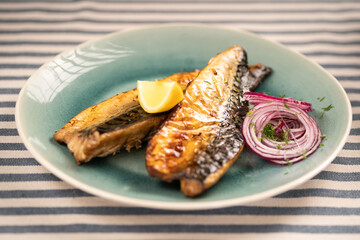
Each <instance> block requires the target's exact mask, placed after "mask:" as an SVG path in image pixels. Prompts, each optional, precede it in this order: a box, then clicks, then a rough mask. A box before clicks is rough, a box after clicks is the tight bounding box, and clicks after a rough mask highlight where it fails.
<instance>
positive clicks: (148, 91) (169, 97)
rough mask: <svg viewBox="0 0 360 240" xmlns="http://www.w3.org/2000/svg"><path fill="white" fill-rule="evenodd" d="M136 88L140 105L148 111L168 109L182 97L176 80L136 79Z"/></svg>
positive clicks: (154, 111)
mask: <svg viewBox="0 0 360 240" xmlns="http://www.w3.org/2000/svg"><path fill="white" fill-rule="evenodd" d="M137 90H138V94H139V102H140V105H141V107H142V108H143V109H144V110H145V112H148V113H159V112H165V111H168V110H170V109H171V108H173V107H174V106H175V105H176V104H178V103H179V102H180V101H181V100H182V99H183V98H184V94H183V91H182V89H181V87H180V85H179V84H178V83H177V82H164V81H155V82H152V81H138V82H137Z"/></svg>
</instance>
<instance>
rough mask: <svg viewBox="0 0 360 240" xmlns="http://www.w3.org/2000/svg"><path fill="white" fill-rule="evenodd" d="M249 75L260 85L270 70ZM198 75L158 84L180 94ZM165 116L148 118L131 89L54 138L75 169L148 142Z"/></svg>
mask: <svg viewBox="0 0 360 240" xmlns="http://www.w3.org/2000/svg"><path fill="white" fill-rule="evenodd" d="M250 69H251V74H252V75H254V77H255V78H256V79H257V80H258V81H261V80H262V79H263V78H264V77H265V76H267V75H268V74H269V73H270V72H271V69H270V68H268V67H266V66H264V65H262V64H257V65H253V66H251V67H250ZM198 74H199V71H193V72H188V73H187V72H184V73H176V74H173V75H171V76H169V77H167V78H164V79H163V80H161V81H176V82H178V83H179V84H180V86H181V88H182V90H183V91H185V90H186V88H187V86H188V84H189V83H190V82H191V81H193V80H194V79H195V78H196V77H197V75H198ZM168 114H169V112H165V113H159V114H149V113H146V112H145V111H143V109H142V108H141V106H140V104H139V101H138V95H137V90H136V89H133V90H130V91H127V92H123V93H120V94H118V95H116V96H114V97H111V98H109V99H107V100H105V101H103V102H101V103H99V104H97V105H94V106H92V107H89V108H87V109H85V110H83V111H82V112H81V113H79V114H78V115H76V116H75V117H73V118H72V119H71V120H70V121H69V122H68V123H67V124H66V125H65V126H64V127H62V128H61V129H60V130H58V131H57V132H56V133H55V134H54V138H55V140H56V141H58V142H59V143H65V144H67V147H68V148H69V151H70V152H71V153H73V155H74V158H75V161H76V163H77V164H78V165H80V164H82V163H85V162H88V161H90V160H91V159H92V158H94V157H102V156H107V155H109V154H112V153H115V152H116V151H119V150H120V149H122V148H125V149H127V150H128V151H129V150H130V149H131V148H133V147H136V148H139V147H140V146H141V143H142V141H144V140H148V139H149V138H150V137H152V135H153V134H154V133H155V131H156V130H157V129H158V128H159V126H160V125H161V123H162V122H163V121H164V120H165V118H166V117H167V116H168Z"/></svg>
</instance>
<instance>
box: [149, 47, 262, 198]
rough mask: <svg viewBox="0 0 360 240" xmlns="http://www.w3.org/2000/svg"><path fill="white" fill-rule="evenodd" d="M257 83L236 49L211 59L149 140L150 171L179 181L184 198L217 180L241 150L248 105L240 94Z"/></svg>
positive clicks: (242, 51)
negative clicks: (242, 131) (242, 130)
mask: <svg viewBox="0 0 360 240" xmlns="http://www.w3.org/2000/svg"><path fill="white" fill-rule="evenodd" d="M259 83H260V81H257V79H256V78H254V77H253V76H252V74H250V72H249V69H248V66H247V57H246V53H245V51H244V50H243V49H242V48H241V47H239V46H233V47H232V48H229V49H228V50H226V51H224V52H223V53H221V54H218V55H217V56H216V57H214V58H212V59H211V60H210V61H209V64H208V65H207V66H206V68H204V69H203V70H202V71H201V72H200V73H199V75H198V77H197V78H196V79H195V80H194V81H193V82H192V83H191V84H190V85H189V87H188V88H187V90H186V94H185V97H184V100H183V101H182V102H181V103H180V104H179V105H178V106H177V107H176V108H175V109H174V110H173V111H172V112H171V113H170V115H169V117H168V119H167V120H166V121H165V122H164V124H163V126H162V127H161V128H160V129H159V130H158V132H157V133H156V134H155V136H154V137H153V138H152V139H151V140H150V142H149V144H148V148H147V151H146V166H147V170H148V172H149V175H150V176H153V177H158V178H160V179H162V180H165V181H168V182H171V181H173V180H176V179H180V182H181V190H182V192H183V193H184V194H185V195H186V196H189V197H194V196H196V195H199V194H201V193H202V192H204V191H205V190H206V189H207V188H209V187H211V186H212V185H213V184H214V183H216V182H217V181H218V180H219V179H220V177H221V176H222V175H223V174H224V173H225V172H226V171H227V169H228V168H229V167H230V166H231V165H232V163H233V162H234V161H235V160H236V159H237V158H238V156H239V155H240V153H241V151H242V150H243V147H244V140H243V136H242V134H241V126H242V121H243V118H244V116H245V115H246V113H247V112H248V103H247V101H246V100H245V99H244V98H243V97H242V94H243V92H246V91H250V90H253V89H254V88H255V87H256V86H257V85H258V84H259Z"/></svg>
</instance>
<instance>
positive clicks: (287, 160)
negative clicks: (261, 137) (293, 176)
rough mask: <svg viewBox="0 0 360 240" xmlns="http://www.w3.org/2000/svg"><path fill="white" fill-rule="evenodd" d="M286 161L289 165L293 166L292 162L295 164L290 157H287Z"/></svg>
mask: <svg viewBox="0 0 360 240" xmlns="http://www.w3.org/2000/svg"><path fill="white" fill-rule="evenodd" d="M285 161H286V162H287V163H288V165H289V166H292V164H293V163H292V162H290V160H289V159H286V160H285Z"/></svg>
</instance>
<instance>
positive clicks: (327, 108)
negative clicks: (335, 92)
mask: <svg viewBox="0 0 360 240" xmlns="http://www.w3.org/2000/svg"><path fill="white" fill-rule="evenodd" d="M332 108H334V106H333V105H332V104H330V105H329V106H327V107H324V108H321V109H322V110H323V112H322V114H321V116H320V118H322V117H323V116H324V114H325V112H328V111H330V110H331V109H332Z"/></svg>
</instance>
